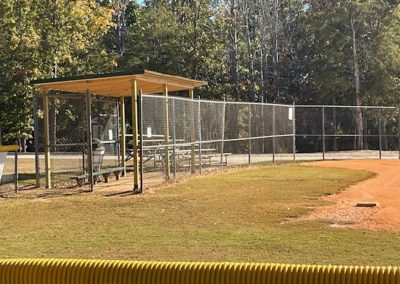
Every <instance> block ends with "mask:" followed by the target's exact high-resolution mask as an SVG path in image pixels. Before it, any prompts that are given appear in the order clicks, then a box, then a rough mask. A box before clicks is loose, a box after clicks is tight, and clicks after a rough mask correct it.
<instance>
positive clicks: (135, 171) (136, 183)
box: [131, 80, 139, 191]
mask: <svg viewBox="0 0 400 284" xmlns="http://www.w3.org/2000/svg"><path fill="white" fill-rule="evenodd" d="M131 95H132V135H133V136H132V143H133V145H132V146H133V181H134V183H133V191H138V190H139V159H138V111H137V97H138V87H137V81H136V80H132V82H131Z"/></svg>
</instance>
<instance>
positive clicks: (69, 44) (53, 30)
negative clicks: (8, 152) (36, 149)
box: [0, 0, 112, 141]
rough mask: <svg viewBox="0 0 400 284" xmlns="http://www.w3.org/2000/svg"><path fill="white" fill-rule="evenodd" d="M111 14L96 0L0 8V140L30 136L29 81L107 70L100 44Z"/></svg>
mask: <svg viewBox="0 0 400 284" xmlns="http://www.w3.org/2000/svg"><path fill="white" fill-rule="evenodd" d="M111 15H112V10H111V9H110V8H108V7H104V6H100V4H98V3H97V2H96V1H94V0H91V1H84V0H79V1H67V0H59V1H50V0H28V1H22V0H5V1H2V2H1V3H0V19H1V24H0V37H1V38H0V45H1V48H0V58H1V59H0V75H1V76H0V77H1V78H2V80H1V82H0V96H1V97H0V98H1V99H0V103H1V108H0V118H1V121H2V125H1V128H2V133H3V137H2V138H1V139H4V140H6V141H13V140H14V139H26V138H29V137H31V133H32V114H31V113H32V103H31V97H32V92H33V90H32V88H31V86H30V85H29V81H30V79H32V78H38V77H56V76H60V75H73V74H82V73H85V72H90V71H93V70H96V71H101V70H105V69H107V68H108V66H109V65H110V62H109V61H108V56H107V53H106V51H105V49H104V48H103V47H102V46H101V45H100V44H99V43H100V42H101V41H100V40H99V39H100V38H101V37H102V36H103V35H104V34H105V32H106V31H107V30H108V29H109V28H110V26H111Z"/></svg>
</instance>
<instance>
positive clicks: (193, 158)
mask: <svg viewBox="0 0 400 284" xmlns="http://www.w3.org/2000/svg"><path fill="white" fill-rule="evenodd" d="M189 98H190V99H191V100H194V94H193V90H189ZM190 123H191V129H192V133H191V141H190V142H192V145H191V157H190V172H191V173H192V174H194V172H195V165H196V155H195V145H194V142H195V141H196V129H195V125H196V124H195V118H194V101H192V102H191V103H190Z"/></svg>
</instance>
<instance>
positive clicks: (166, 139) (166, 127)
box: [163, 85, 170, 180]
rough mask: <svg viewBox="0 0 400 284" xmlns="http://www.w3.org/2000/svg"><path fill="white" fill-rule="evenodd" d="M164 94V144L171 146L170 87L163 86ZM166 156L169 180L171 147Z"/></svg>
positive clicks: (167, 148) (166, 169)
mask: <svg viewBox="0 0 400 284" xmlns="http://www.w3.org/2000/svg"><path fill="white" fill-rule="evenodd" d="M163 94H164V96H165V100H164V143H165V145H168V144H169V115H168V86H167V85H164V86H163ZM164 156H165V163H164V165H165V178H166V180H169V178H170V163H169V146H165V150H164Z"/></svg>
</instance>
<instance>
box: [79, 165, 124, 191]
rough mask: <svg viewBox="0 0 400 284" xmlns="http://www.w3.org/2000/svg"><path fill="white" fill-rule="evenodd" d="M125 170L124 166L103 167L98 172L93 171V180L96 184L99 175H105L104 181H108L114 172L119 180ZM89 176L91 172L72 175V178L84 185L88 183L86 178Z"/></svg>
mask: <svg viewBox="0 0 400 284" xmlns="http://www.w3.org/2000/svg"><path fill="white" fill-rule="evenodd" d="M123 171H124V167H115V168H106V169H101V170H99V171H97V172H93V182H94V183H95V184H96V182H97V178H98V177H99V176H103V178H104V182H105V183H108V182H109V178H110V175H112V174H114V176H115V179H116V180H119V178H120V176H121V174H122V173H123ZM88 177H89V174H83V175H79V176H73V177H71V179H73V180H75V181H76V183H77V184H78V185H79V186H81V187H82V186H83V185H84V184H85V183H86V179H87V178H88Z"/></svg>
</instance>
